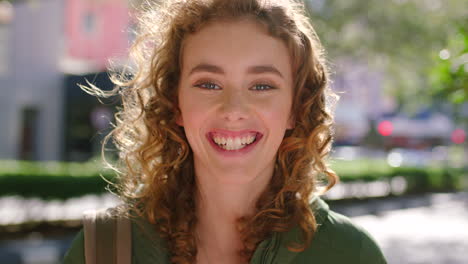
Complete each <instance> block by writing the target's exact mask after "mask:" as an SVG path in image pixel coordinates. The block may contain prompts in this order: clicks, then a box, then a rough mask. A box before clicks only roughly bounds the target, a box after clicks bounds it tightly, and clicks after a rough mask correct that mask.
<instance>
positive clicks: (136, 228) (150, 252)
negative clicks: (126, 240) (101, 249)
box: [63, 208, 168, 264]
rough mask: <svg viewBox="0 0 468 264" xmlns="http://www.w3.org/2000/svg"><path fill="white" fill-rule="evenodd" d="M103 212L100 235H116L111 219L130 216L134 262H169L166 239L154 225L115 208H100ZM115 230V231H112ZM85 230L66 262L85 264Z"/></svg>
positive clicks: (98, 219)
mask: <svg viewBox="0 0 468 264" xmlns="http://www.w3.org/2000/svg"><path fill="white" fill-rule="evenodd" d="M100 212H103V214H99V213H98V214H99V216H98V217H96V219H97V220H96V221H101V223H100V224H99V225H97V226H96V228H98V229H101V230H100V231H99V232H98V233H97V234H99V236H100V239H99V240H100V241H101V239H102V238H103V237H102V236H106V237H107V236H108V237H115V234H114V233H112V232H115V229H114V228H109V225H110V224H111V221H109V220H110V219H117V218H122V217H129V219H130V222H131V243H130V245H131V247H132V249H131V250H132V253H131V254H132V262H133V263H168V262H167V259H168V254H167V251H166V249H165V243H164V240H163V239H161V238H160V236H159V234H158V233H157V232H156V230H155V228H154V226H153V225H152V224H151V223H149V222H148V221H147V220H146V219H144V218H142V217H139V216H136V215H131V216H126V215H121V214H118V213H116V210H115V208H109V209H107V210H100ZM112 230H114V231H112ZM85 262H86V261H85V232H84V229H82V230H81V231H80V232H79V233H78V234H77V235H76V237H75V239H74V240H73V242H72V244H71V246H70V248H69V249H68V252H67V253H66V254H65V257H64V260H63V263H64V264H85Z"/></svg>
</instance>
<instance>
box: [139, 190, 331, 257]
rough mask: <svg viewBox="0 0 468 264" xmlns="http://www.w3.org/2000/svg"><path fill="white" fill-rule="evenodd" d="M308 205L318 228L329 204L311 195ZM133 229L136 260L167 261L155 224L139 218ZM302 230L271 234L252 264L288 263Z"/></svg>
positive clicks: (262, 243) (258, 248)
mask: <svg viewBox="0 0 468 264" xmlns="http://www.w3.org/2000/svg"><path fill="white" fill-rule="evenodd" d="M310 208H311V209H312V212H313V213H314V216H315V219H316V221H317V231H318V230H319V229H320V226H321V225H322V224H323V223H324V222H325V221H326V219H327V217H328V213H329V210H330V209H329V206H328V204H326V203H325V202H324V201H323V200H322V199H321V198H320V197H319V196H313V197H312V199H311V203H310ZM133 232H136V234H134V236H136V237H137V239H133V242H134V243H135V242H136V243H135V245H134V247H133V251H134V255H135V256H138V257H137V259H138V260H139V261H138V263H146V262H147V261H148V260H151V261H149V262H148V263H170V261H169V255H168V253H167V249H166V245H165V242H164V241H163V240H162V239H161V238H160V237H159V235H158V234H157V232H156V231H155V230H154V226H153V225H151V224H150V223H148V222H147V221H145V220H143V219H140V220H137V221H135V222H134V227H133ZM300 237H301V231H300V229H299V228H298V227H295V228H293V229H291V230H290V231H288V232H285V233H274V234H273V236H272V237H271V238H270V239H267V240H265V241H262V242H261V243H260V244H259V246H258V247H257V250H256V251H255V253H254V255H253V257H252V261H251V263H273V260H274V262H275V263H290V262H291V261H292V260H293V259H294V257H295V256H297V254H298V253H297V252H292V251H290V250H288V248H287V247H288V245H290V244H291V242H293V243H294V242H300Z"/></svg>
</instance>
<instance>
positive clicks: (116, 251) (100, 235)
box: [83, 209, 132, 264]
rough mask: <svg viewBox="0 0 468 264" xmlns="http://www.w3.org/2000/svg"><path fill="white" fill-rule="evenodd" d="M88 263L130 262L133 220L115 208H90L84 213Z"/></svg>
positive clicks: (116, 263) (119, 263) (86, 258)
mask: <svg viewBox="0 0 468 264" xmlns="http://www.w3.org/2000/svg"><path fill="white" fill-rule="evenodd" d="M83 228H84V233H85V236H84V238H85V260H86V264H101V263H106V264H107V263H112V264H130V263H131V243H132V239H131V222H130V220H129V219H128V218H126V217H119V216H116V214H115V213H114V210H112V209H107V210H106V209H104V210H90V211H86V212H85V213H84V215H83Z"/></svg>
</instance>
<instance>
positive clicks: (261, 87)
mask: <svg viewBox="0 0 468 264" xmlns="http://www.w3.org/2000/svg"><path fill="white" fill-rule="evenodd" d="M252 89H253V90H256V91H268V90H272V89H274V87H273V86H271V85H268V84H256V85H254V87H252Z"/></svg>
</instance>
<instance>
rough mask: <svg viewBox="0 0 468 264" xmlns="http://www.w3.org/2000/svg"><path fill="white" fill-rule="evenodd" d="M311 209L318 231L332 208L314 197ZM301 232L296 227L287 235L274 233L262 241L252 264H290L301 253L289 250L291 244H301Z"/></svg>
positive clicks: (286, 233) (317, 197)
mask: <svg viewBox="0 0 468 264" xmlns="http://www.w3.org/2000/svg"><path fill="white" fill-rule="evenodd" d="M310 208H311V210H312V212H313V213H314V216H315V220H316V221H317V230H316V232H318V230H319V229H320V226H322V225H323V223H325V221H326V219H327V218H328V213H329V211H330V208H329V206H328V204H327V203H325V202H324V201H323V200H322V199H321V198H320V197H319V196H316V195H315V196H313V197H312V199H311V202H310ZM300 241H301V230H300V228H299V227H294V228H292V229H291V230H290V231H288V232H285V233H274V234H273V236H272V237H271V238H270V239H267V240H265V241H262V242H261V243H260V245H259V246H258V247H257V250H256V251H255V253H254V255H253V257H252V261H251V262H250V263H252V264H254V263H255V264H257V263H290V262H291V261H292V260H293V259H294V258H295V257H296V256H297V254H299V252H293V251H290V250H289V249H288V246H289V245H291V243H300Z"/></svg>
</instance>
